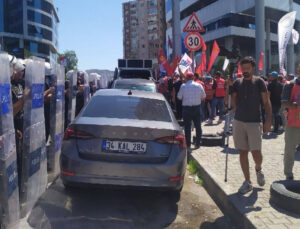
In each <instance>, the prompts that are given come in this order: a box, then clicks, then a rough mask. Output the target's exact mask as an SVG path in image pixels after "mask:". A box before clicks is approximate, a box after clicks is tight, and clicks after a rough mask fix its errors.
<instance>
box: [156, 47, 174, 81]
mask: <svg viewBox="0 0 300 229" xmlns="http://www.w3.org/2000/svg"><path fill="white" fill-rule="evenodd" d="M158 63H160V64H162V66H163V67H164V69H165V70H166V71H167V74H168V75H169V76H171V75H172V69H171V66H170V63H169V61H168V60H167V58H166V56H165V54H164V52H163V50H160V52H159V55H158Z"/></svg>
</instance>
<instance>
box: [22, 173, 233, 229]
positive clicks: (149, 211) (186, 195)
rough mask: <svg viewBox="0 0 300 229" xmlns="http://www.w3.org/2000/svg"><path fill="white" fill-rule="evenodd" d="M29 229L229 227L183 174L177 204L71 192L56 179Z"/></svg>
mask: <svg viewBox="0 0 300 229" xmlns="http://www.w3.org/2000/svg"><path fill="white" fill-rule="evenodd" d="M27 221H28V223H29V224H30V225H31V228H41V229H50V228H51V229H98V228H101V229H102V228H105V229H106V228H108V229H110V228H113V229H127V228H128V229H129V228H130V229H136V228H143V229H144V228H151V229H152V228H153V229H156V228H169V229H173V228H179V229H181V228H184V229H189V228H191V229H195V228H197V229H200V228H201V229H211V228H220V229H221V228H222V229H226V228H234V227H233V226H232V225H231V223H230V222H229V219H227V218H226V217H224V216H223V214H222V212H221V211H220V210H219V209H218V207H217V206H216V205H215V203H214V202H213V201H212V199H211V198H210V197H209V195H208V194H207V193H206V191H205V189H204V188H202V187H201V186H200V185H198V184H195V183H194V181H193V178H192V177H191V176H189V175H188V174H187V175H186V178H185V185H184V188H183V191H182V193H181V197H180V199H179V198H178V197H176V196H173V195H170V193H168V192H158V191H145V190H132V189H111V188H110V189H107V188H105V189H103V188H88V189H86V188H85V189H82V188H80V189H79V188H76V189H74V190H65V189H64V187H63V185H62V182H61V180H60V179H57V180H56V181H55V182H54V183H53V184H52V185H51V186H50V187H49V189H48V190H47V191H46V192H45V194H44V195H43V196H42V197H41V198H40V200H39V201H38V203H37V205H36V206H35V208H34V209H33V211H32V212H31V215H30V216H29V218H28V220H27Z"/></svg>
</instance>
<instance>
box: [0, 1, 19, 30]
mask: <svg viewBox="0 0 300 229" xmlns="http://www.w3.org/2000/svg"><path fill="white" fill-rule="evenodd" d="M4 3H5V4H4ZM0 7H1V10H0V20H1V22H0V25H1V24H2V25H1V27H2V28H1V30H2V31H4V32H8V33H17V34H22V33H23V1H22V0H14V1H7V0H6V1H4V2H3V1H0ZM2 7H3V8H2Z"/></svg>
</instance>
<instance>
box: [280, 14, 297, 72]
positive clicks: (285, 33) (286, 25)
mask: <svg viewBox="0 0 300 229" xmlns="http://www.w3.org/2000/svg"><path fill="white" fill-rule="evenodd" d="M296 14H297V12H296V11H293V12H291V13H288V14H286V15H285V16H283V17H282V18H281V19H280V21H279V22H278V51H279V68H280V72H281V73H283V74H284V75H286V70H285V66H284V64H285V60H286V47H287V45H288V43H289V40H290V37H291V34H292V30H293V27H294V24H295V19H296Z"/></svg>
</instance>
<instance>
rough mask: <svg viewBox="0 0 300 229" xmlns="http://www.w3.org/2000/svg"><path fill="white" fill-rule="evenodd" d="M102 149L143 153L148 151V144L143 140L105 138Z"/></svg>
mask: <svg viewBox="0 0 300 229" xmlns="http://www.w3.org/2000/svg"><path fill="white" fill-rule="evenodd" d="M102 149H103V150H105V151H113V152H121V153H136V154H142V153H145V152H146V150H147V144H146V143H142V142H124V141H110V140H104V141H103V144H102Z"/></svg>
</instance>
